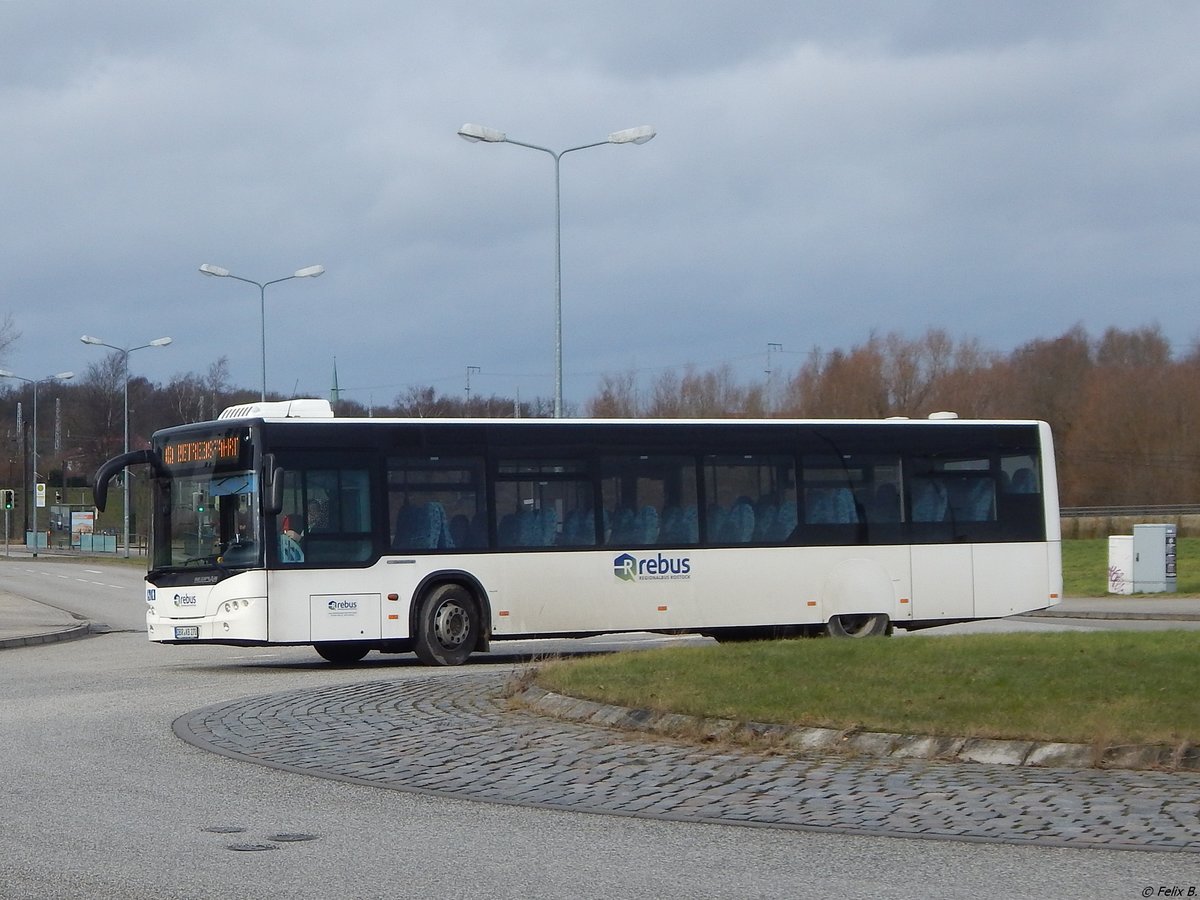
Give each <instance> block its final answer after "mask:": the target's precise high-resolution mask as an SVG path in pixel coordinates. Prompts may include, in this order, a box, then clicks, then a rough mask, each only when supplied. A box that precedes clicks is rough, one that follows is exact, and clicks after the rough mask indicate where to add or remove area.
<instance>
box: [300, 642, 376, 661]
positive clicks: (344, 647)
mask: <svg viewBox="0 0 1200 900" xmlns="http://www.w3.org/2000/svg"><path fill="white" fill-rule="evenodd" d="M313 649H314V650H316V651H317V653H319V654H321V658H322V659H325V660H328V661H329V662H331V663H335V664H337V665H340V666H344V665H349V664H350V663H356V662H358V661H359V660H360V659H362V658H363V657H364V656H366V655H367V654H368V653H370V652H371V645H370V644H368V643H367V642H366V641H345V642H343V641H325V642H323V643H320V644H313Z"/></svg>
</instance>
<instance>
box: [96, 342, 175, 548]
mask: <svg viewBox="0 0 1200 900" xmlns="http://www.w3.org/2000/svg"><path fill="white" fill-rule="evenodd" d="M80 340H81V341H83V342H84V343H85V344H91V345H92V346H93V347H107V348H108V349H109V350H116V351H117V352H118V353H120V354H121V367H122V368H123V369H124V371H125V452H126V453H128V452H129V354H130V353H132V352H133V351H134V350H145V349H146V348H147V347H165V346H167V344H169V343H171V339H170V338H169V337H160V338H155V339H154V340H152V341H151V342H150V343H148V344H140V345H138V346H137V347H118V346H116V345H115V344H106V343H105V342H104V341H102V340H100V338H98V337H92V336H91V335H90V334H85V335H84V336H83V337H81V338H80ZM123 481H124V485H125V489H124V498H125V510H124V512H123V513H122V520H123V522H122V526H123V527H122V529H121V535H122V537H121V548H122V550H124V553H125V558H126V559H128V558H129V473H128V472H126V473H125V477H124V479H123Z"/></svg>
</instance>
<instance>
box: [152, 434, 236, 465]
mask: <svg viewBox="0 0 1200 900" xmlns="http://www.w3.org/2000/svg"><path fill="white" fill-rule="evenodd" d="M241 452H242V437H241V435H239V434H226V435H222V436H220V437H210V438H197V439H195V440H185V441H179V442H178V443H174V444H166V445H164V446H163V448H162V460H163V464H164V465H167V466H194V465H198V464H203V463H214V464H215V463H222V462H237V461H238V459H239V458H240V457H241Z"/></svg>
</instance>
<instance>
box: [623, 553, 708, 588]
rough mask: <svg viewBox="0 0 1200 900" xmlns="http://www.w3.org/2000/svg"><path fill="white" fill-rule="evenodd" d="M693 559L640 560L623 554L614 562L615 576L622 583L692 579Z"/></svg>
mask: <svg viewBox="0 0 1200 900" xmlns="http://www.w3.org/2000/svg"><path fill="white" fill-rule="evenodd" d="M691 572H692V559H691V557H689V556H675V557H671V556H664V555H663V554H661V553H659V554H658V555H657V556H647V557H642V558H640V559H639V558H638V557H636V556H634V555H633V554H632V553H622V554H621V555H620V556H618V557H617V558H616V559H614V560H613V574H614V575H616V576H617V577H618V578H619V579H621V580H622V581H664V580H667V579H676V580H678V579H687V578H690V577H691Z"/></svg>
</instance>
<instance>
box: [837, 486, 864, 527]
mask: <svg viewBox="0 0 1200 900" xmlns="http://www.w3.org/2000/svg"><path fill="white" fill-rule="evenodd" d="M832 501H833V521H834V522H836V523H837V524H839V525H849V524H853V523H855V522H857V521H858V507H857V506H856V505H855V503H854V492H853V491H851V490H850V488H834V490H833V498H832Z"/></svg>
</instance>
